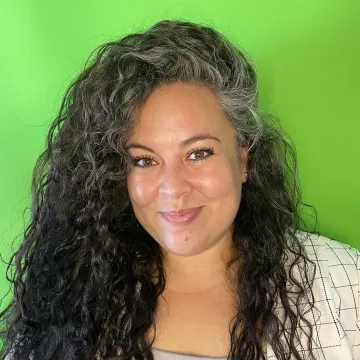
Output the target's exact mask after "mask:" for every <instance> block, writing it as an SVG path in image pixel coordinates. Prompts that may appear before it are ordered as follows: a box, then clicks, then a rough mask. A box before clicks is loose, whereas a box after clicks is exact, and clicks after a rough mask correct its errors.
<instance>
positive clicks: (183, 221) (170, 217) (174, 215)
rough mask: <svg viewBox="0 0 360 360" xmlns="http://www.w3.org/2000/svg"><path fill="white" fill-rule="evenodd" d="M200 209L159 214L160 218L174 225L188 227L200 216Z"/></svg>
mask: <svg viewBox="0 0 360 360" xmlns="http://www.w3.org/2000/svg"><path fill="white" fill-rule="evenodd" d="M201 208H202V207H197V208H190V209H184V210H180V211H169V212H161V213H160V214H161V216H162V217H163V218H164V219H165V220H167V221H168V222H170V223H171V224H174V225H188V224H190V223H191V222H192V221H194V220H195V218H197V217H198V215H199V214H200V211H201Z"/></svg>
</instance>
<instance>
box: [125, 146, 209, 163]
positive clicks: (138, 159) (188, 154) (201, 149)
mask: <svg viewBox="0 0 360 360" xmlns="http://www.w3.org/2000/svg"><path fill="white" fill-rule="evenodd" d="M197 151H204V152H207V153H208V155H206V156H205V157H203V158H202V159H193V160H190V161H192V162H200V161H204V160H206V159H207V158H209V157H210V156H211V155H213V154H214V149H213V148H212V147H210V148H205V147H199V148H196V149H193V150H191V151H189V152H188V153H187V154H186V155H187V156H190V155H191V154H192V153H195V152H197ZM144 159H149V160H152V161H155V160H154V159H153V158H152V157H151V156H133V157H132V159H131V160H132V164H133V166H136V167H139V168H146V167H150V166H151V165H150V166H149V165H145V166H140V165H137V162H138V161H140V160H144Z"/></svg>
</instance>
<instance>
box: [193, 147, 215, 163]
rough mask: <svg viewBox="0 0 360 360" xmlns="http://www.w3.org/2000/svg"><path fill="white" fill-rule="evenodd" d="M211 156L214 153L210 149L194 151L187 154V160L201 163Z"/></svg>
mask: <svg viewBox="0 0 360 360" xmlns="http://www.w3.org/2000/svg"><path fill="white" fill-rule="evenodd" d="M212 154H214V151H213V149H211V148H204V149H196V150H194V151H191V152H190V153H189V159H190V160H192V161H201V160H204V159H206V158H207V157H209V156H211V155H212Z"/></svg>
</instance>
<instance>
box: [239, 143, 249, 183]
mask: <svg viewBox="0 0 360 360" xmlns="http://www.w3.org/2000/svg"><path fill="white" fill-rule="evenodd" d="M248 150H249V148H248V147H247V146H241V148H240V158H241V177H242V179H243V182H245V181H246V179H247V176H246V175H245V173H246V172H247V168H248Z"/></svg>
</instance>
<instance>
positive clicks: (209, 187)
mask: <svg viewBox="0 0 360 360" xmlns="http://www.w3.org/2000/svg"><path fill="white" fill-rule="evenodd" d="M197 180H198V181H197V184H198V186H199V189H201V192H202V193H203V194H204V195H206V196H207V197H208V198H213V199H216V198H223V197H226V196H233V195H234V194H235V195H239V194H240V191H241V190H240V189H241V185H240V182H239V181H240V179H239V175H238V174H237V171H236V169H235V170H234V168H232V167H231V166H229V165H228V164H224V163H221V164H217V166H212V167H211V168H208V169H207V170H206V171H205V172H204V173H203V174H201V177H199V178H198V179H197Z"/></svg>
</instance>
